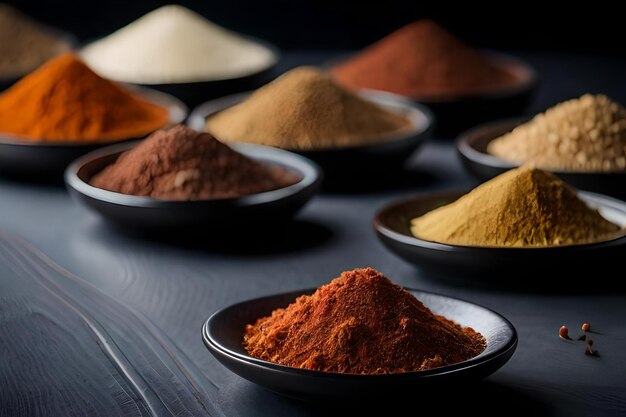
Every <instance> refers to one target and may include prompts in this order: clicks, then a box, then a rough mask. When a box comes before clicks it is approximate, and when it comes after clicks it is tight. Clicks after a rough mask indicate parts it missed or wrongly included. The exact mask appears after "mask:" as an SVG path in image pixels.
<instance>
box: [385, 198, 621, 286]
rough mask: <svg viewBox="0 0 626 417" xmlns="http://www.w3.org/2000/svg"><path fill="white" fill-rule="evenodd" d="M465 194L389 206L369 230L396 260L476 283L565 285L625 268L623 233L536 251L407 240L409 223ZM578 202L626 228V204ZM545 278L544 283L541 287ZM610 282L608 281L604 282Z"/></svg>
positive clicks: (603, 200) (607, 200) (602, 200)
mask: <svg viewBox="0 0 626 417" xmlns="http://www.w3.org/2000/svg"><path fill="white" fill-rule="evenodd" d="M463 194H464V193H441V194H434V195H422V196H417V197H413V198H409V199H406V200H401V201H399V202H395V203H392V204H389V205H388V206H386V207H384V208H383V209H382V210H380V211H379V212H378V213H377V214H376V215H375V217H374V221H373V226H374V229H375V231H376V233H377V235H378V238H379V239H380V240H381V241H382V243H383V244H384V245H385V246H386V247H387V248H388V249H389V250H391V251H392V252H394V253H395V254H396V255H398V256H400V257H401V258H403V259H405V260H406V261H408V262H411V263H413V264H415V265H417V266H418V267H420V268H424V269H429V270H433V271H435V272H436V273H438V274H439V275H444V277H445V274H448V273H450V274H451V276H453V277H478V278H479V279H481V280H486V281H490V280H499V281H505V282H509V281H510V282H511V283H513V281H514V280H513V278H515V280H518V282H519V279H520V278H521V282H522V283H528V284H533V281H534V283H535V284H536V283H541V282H544V283H546V285H550V283H555V282H559V281H566V280H568V279H570V278H571V277H572V276H579V275H580V274H584V273H589V274H591V275H590V276H592V277H594V279H596V278H600V277H599V271H601V270H605V269H608V270H610V268H611V267H613V266H619V267H620V268H621V265H619V263H620V262H623V256H624V253H625V252H626V229H624V230H623V231H622V233H621V234H618V235H616V236H615V237H614V238H613V239H610V240H607V241H603V242H598V243H589V244H581V245H563V246H552V247H540V248H503V247H471V246H460V245H450V244H444V243H437V242H431V241H427V240H422V239H418V238H416V237H414V236H413V235H412V234H411V230H410V223H411V219H413V218H415V217H419V216H421V215H423V214H426V213H427V212H429V211H431V210H433V209H435V208H437V207H440V206H443V205H445V204H449V203H451V202H453V201H454V200H456V199H458V198H459V197H460V196H462V195H463ZM578 196H579V198H581V199H582V200H583V201H585V202H586V203H587V204H588V205H589V206H590V207H593V208H596V209H597V210H599V212H600V214H602V215H603V216H604V217H605V218H606V219H608V220H610V221H612V222H614V223H616V224H618V225H620V226H622V227H626V203H624V202H621V201H619V200H615V199H612V198H610V197H605V196H602V195H599V194H592V193H588V192H582V191H581V192H579V193H578ZM546 278H549V280H548V281H545V279H546ZM607 279H609V280H610V278H608V277H607Z"/></svg>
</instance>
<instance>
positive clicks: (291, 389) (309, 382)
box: [202, 290, 517, 401]
mask: <svg viewBox="0 0 626 417" xmlns="http://www.w3.org/2000/svg"><path fill="white" fill-rule="evenodd" d="M313 291H314V290H307V291H297V292H292V293H287V294H278V295H272V296H268V297H263V298H257V299H254V300H249V301H244V302H242V303H238V304H234V305H232V306H230V307H226V308H224V309H221V310H219V311H217V312H216V313H214V314H213V315H212V316H211V317H210V318H209V319H208V320H207V321H206V322H205V323H204V325H203V326H202V339H203V341H204V344H205V345H206V347H207V348H208V349H209V351H210V352H211V353H212V354H213V356H215V357H216V358H217V359H218V360H219V361H220V362H221V363H222V364H223V365H224V366H226V367H227V368H228V369H230V370H231V371H233V372H234V373H236V374H237V375H239V376H241V377H242V378H245V379H247V380H249V381H252V382H254V383H257V384H259V385H262V386H264V387H266V388H269V389H271V390H273V391H275V392H277V393H280V394H283V395H287V396H289V397H294V398H299V399H305V400H310V401H317V400H348V401H349V400H360V401H363V400H365V401H367V400H372V399H373V398H375V399H377V400H378V399H380V398H384V397H386V396H394V397H396V396H398V395H402V394H411V392H412V393H413V395H414V393H415V392H416V391H415V390H416V389H420V388H425V387H437V386H439V385H438V384H449V383H453V382H464V381H475V380H479V379H481V378H484V377H486V376H488V375H490V374H492V373H493V372H495V371H496V370H498V369H499V368H500V367H502V366H503V365H504V364H505V363H506V362H507V361H508V360H509V359H510V358H511V356H512V355H513V352H514V351H515V348H516V347H517V334H516V332H515V328H514V327H513V325H512V324H511V323H510V322H509V321H508V320H506V319H505V318H504V317H502V316H501V315H499V314H498V313H495V312H494V311H491V310H489V309H487V308H485V307H481V306H479V305H476V304H473V303H470V302H468V301H463V300H459V299H456V298H451V297H446V296H443V295H438V294H433V293H429V292H424V291H418V290H409V291H410V292H411V293H412V294H413V295H414V296H415V297H417V298H418V299H419V300H420V301H421V302H423V303H424V304H425V305H426V306H427V307H429V308H430V309H431V310H432V311H433V312H434V313H435V314H441V315H443V316H445V317H447V318H449V319H451V320H454V321H456V322H457V323H459V324H461V325H462V326H471V327H473V328H474V329H475V330H476V331H478V332H480V333H481V334H482V335H483V336H484V337H485V338H486V339H487V349H486V350H485V351H484V352H482V353H481V354H480V355H478V356H476V357H474V358H472V359H469V360H467V361H464V362H461V363H458V364H455V365H450V366H444V367H441V368H437V369H432V370H427V371H421V372H407V373H402V374H391V375H354V374H338V373H329V372H320V371H311V370H306V369H298V368H292V367H288V366H283V365H278V364H276V363H272V362H268V361H264V360H261V359H257V358H254V357H252V356H250V355H248V354H247V352H246V351H245V350H244V348H243V346H242V342H243V332H244V329H245V326H246V324H250V323H254V322H255V321H256V319H258V318H260V317H264V316H267V315H269V314H270V313H271V312H272V310H274V309H277V308H280V307H286V306H287V305H288V304H289V303H291V302H293V301H294V300H295V298H296V297H297V296H299V295H301V294H310V293H312V292H313Z"/></svg>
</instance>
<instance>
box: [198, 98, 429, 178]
mask: <svg viewBox="0 0 626 417" xmlns="http://www.w3.org/2000/svg"><path fill="white" fill-rule="evenodd" d="M359 94H360V95H361V96H362V97H364V98H365V99H368V100H370V101H372V102H374V103H376V104H378V105H380V106H382V107H384V108H386V109H388V110H390V111H393V112H396V113H399V114H404V115H406V116H407V117H408V118H409V119H410V120H411V123H412V128H411V130H410V131H408V132H403V133H402V134H399V135H398V136H397V137H394V138H391V139H389V140H385V141H384V142H381V143H379V144H374V145H366V146H352V147H343V148H328V149H317V150H295V149H289V150H290V151H292V152H297V153H299V154H300V155H303V156H305V157H307V158H310V159H312V160H313V161H315V162H317V163H318V164H319V165H320V166H321V167H322V168H323V169H324V174H325V176H326V178H328V179H329V180H331V179H332V180H333V181H335V180H343V179H346V178H349V179H355V178H356V177H357V175H356V174H358V176H359V177H361V176H367V175H372V174H378V173H380V172H385V171H388V170H389V169H397V168H400V167H401V166H402V165H403V163H404V161H405V160H406V159H407V158H408V157H409V156H411V154H412V153H413V152H414V151H415V150H416V149H417V148H418V147H419V146H420V145H421V144H422V143H423V142H424V141H426V140H427V139H428V138H429V137H430V134H431V132H432V128H433V125H434V118H433V116H432V114H431V112H430V111H429V110H428V109H427V108H425V107H424V106H421V105H419V104H415V103H412V102H411V101H410V100H408V99H406V98H404V97H402V96H398V95H395V94H390V93H385V92H382V91H373V90H361V91H360V92H359ZM249 95H250V92H247V93H241V94H235V95H232V96H228V97H223V98H221V99H217V100H213V101H210V102H207V103H205V104H202V105H201V106H199V107H197V108H196V109H195V110H194V111H192V113H191V114H190V115H189V119H188V124H189V126H190V127H192V128H194V129H196V130H206V129H205V122H206V120H207V118H209V117H210V116H211V115H213V114H216V113H218V112H220V111H222V110H225V109H227V108H229V107H232V106H234V105H236V104H238V103H240V102H242V101H243V100H245V99H246V98H248V96H249Z"/></svg>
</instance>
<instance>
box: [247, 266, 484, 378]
mask: <svg viewBox="0 0 626 417" xmlns="http://www.w3.org/2000/svg"><path fill="white" fill-rule="evenodd" d="M244 347H245V349H246V351H247V352H248V353H249V354H250V355H252V356H254V357H256V358H259V359H264V360H267V361H271V362H275V363H279V364H282V365H286V366H292V367H296V368H304V369H312V370H318V371H325V372H337V373H348V374H391V373H400V372H411V371H421V370H426V369H432V368H436V367H440V366H444V365H451V364H454V363H458V362H461V361H464V360H467V359H470V358H472V357H474V356H476V355H478V354H479V353H481V352H482V351H483V350H484V349H485V347H486V341H485V339H484V338H483V337H482V335H481V334H480V333H478V332H476V331H474V330H473V329H472V328H470V327H465V328H463V327H461V326H460V325H458V324H456V323H454V322H453V321H451V320H448V319H446V318H445V317H442V316H437V315H434V314H433V313H432V312H431V311H430V310H429V309H428V308H427V307H425V306H424V305H423V304H422V303H421V302H420V301H418V300H417V299H416V298H415V297H414V296H413V295H411V294H410V293H409V292H407V291H406V290H404V289H403V288H402V287H400V286H398V285H396V284H394V283H392V282H391V281H390V280H389V279H388V278H386V277H385V276H384V275H383V274H381V273H380V272H378V271H376V270H375V269H372V268H365V269H355V270H353V271H349V272H343V273H342V274H341V276H340V277H338V278H335V279H334V280H333V281H332V282H331V283H330V284H327V285H324V286H322V287H320V288H319V289H318V290H317V291H316V292H315V293H314V294H312V295H310V296H309V295H303V296H300V297H298V298H297V299H296V300H295V302H294V303H292V304H290V305H289V306H288V307H286V308H281V309H277V310H274V311H273V312H272V314H271V315H270V316H268V317H263V318H260V319H258V320H257V321H256V322H255V323H254V324H249V325H247V326H246V330H245V334H244Z"/></svg>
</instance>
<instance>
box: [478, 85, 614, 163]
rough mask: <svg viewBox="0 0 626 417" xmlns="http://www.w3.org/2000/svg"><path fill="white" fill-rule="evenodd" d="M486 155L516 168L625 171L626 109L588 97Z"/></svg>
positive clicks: (499, 142)
mask: <svg viewBox="0 0 626 417" xmlns="http://www.w3.org/2000/svg"><path fill="white" fill-rule="evenodd" d="M487 151H488V152H489V153H491V154H493V155H495V156H497V157H499V158H502V159H504V160H506V161H509V162H513V163H515V164H522V163H524V162H532V163H534V164H535V165H536V166H537V167H539V168H544V169H552V170H567V171H587V172H592V171H605V172H607V171H624V170H626V109H625V108H624V107H622V106H621V105H620V104H619V103H616V102H615V101H612V100H611V99H610V98H608V97H607V96H604V95H591V94H585V95H584V96H582V97H580V98H578V99H573V100H568V101H565V102H563V103H560V104H557V105H556V106H554V107H552V108H550V109H548V110H546V112H545V113H541V114H539V115H537V116H535V117H534V118H533V119H532V120H531V121H529V122H528V123H525V124H523V125H521V126H518V127H516V128H515V129H513V131H511V132H510V133H507V134H506V135H504V136H501V137H499V138H497V139H495V140H493V141H492V142H491V143H490V144H489V146H488V148H487Z"/></svg>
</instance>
